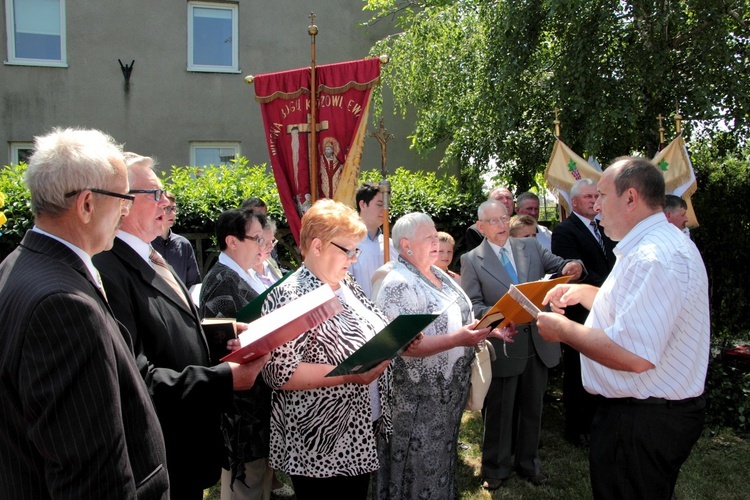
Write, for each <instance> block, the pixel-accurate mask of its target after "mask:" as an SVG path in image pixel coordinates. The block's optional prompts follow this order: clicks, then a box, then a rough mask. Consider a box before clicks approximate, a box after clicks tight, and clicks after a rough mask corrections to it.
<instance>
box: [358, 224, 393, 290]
mask: <svg viewBox="0 0 750 500" xmlns="http://www.w3.org/2000/svg"><path fill="white" fill-rule="evenodd" d="M383 239H384V238H383V232H382V230H381V229H378V232H377V233H376V234H375V237H374V238H370V235H369V233H368V234H367V236H365V239H364V240H362V242H361V243H360V244H359V249H360V250H362V253H360V254H359V257H357V261H356V262H353V263H352V265H351V266H349V272H350V273H351V274H352V276H354V279H355V280H357V283H359V286H361V287H362V290H363V291H364V292H365V295H367V298H368V299H372V275H373V274H375V271H376V270H377V269H378V268H379V267H380V266H382V265H383V264H384V259H385V251H384V250H383ZM388 245H389V247H390V254H389V260H392V261H394V260H396V250H395V249H394V248H393V242H391V239H390V238H389V239H388Z"/></svg>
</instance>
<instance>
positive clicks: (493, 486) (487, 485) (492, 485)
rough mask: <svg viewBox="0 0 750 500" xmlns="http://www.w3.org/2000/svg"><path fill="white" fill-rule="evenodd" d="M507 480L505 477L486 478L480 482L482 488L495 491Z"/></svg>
mask: <svg viewBox="0 0 750 500" xmlns="http://www.w3.org/2000/svg"><path fill="white" fill-rule="evenodd" d="M505 481H507V478H506V479H492V478H487V479H485V480H484V483H482V488H484V489H485V490H487V491H495V490H497V489H499V488H500V486H502V485H503V483H505Z"/></svg>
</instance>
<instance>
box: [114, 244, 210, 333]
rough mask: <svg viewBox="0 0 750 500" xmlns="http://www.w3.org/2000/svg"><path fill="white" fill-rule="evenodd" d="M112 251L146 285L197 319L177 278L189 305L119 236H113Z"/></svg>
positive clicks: (188, 295)
mask: <svg viewBox="0 0 750 500" xmlns="http://www.w3.org/2000/svg"><path fill="white" fill-rule="evenodd" d="M112 252H113V253H114V254H115V255H117V256H118V257H119V258H120V259H121V260H123V261H124V262H125V263H126V264H127V265H129V266H130V267H131V268H132V269H133V270H134V271H135V272H136V274H137V275H138V276H139V277H140V278H141V280H142V281H143V282H144V283H145V284H146V285H147V286H150V287H151V288H155V289H156V290H158V291H159V293H161V294H162V295H163V296H164V297H165V298H166V299H168V300H169V301H171V302H173V303H174V304H175V305H176V306H177V307H179V308H180V309H182V310H183V311H185V312H186V313H188V314H191V315H192V316H194V317H195V318H196V320H197V318H198V312H197V311H196V310H195V308H194V307H192V302H191V299H190V294H189V293H188V292H187V289H186V288H185V286H184V285H183V284H182V282H181V281H180V279H179V278H175V279H176V280H177V283H178V284H179V285H180V288H181V289H182V291H183V293H184V294H185V297H186V299H187V300H188V303H189V304H191V306H190V307H189V306H188V305H187V304H185V301H184V300H182V299H181V298H180V297H178V296H177V292H175V291H174V290H173V289H172V287H171V286H169V284H168V283H167V282H166V281H164V278H162V277H161V276H159V275H158V274H157V273H156V271H154V269H153V268H152V267H151V266H150V265H149V264H148V263H147V262H146V261H145V260H143V258H142V257H141V256H140V255H138V253H137V252H136V251H135V250H133V249H132V248H131V247H130V245H128V244H127V243H125V242H124V241H122V240H121V239H119V238H115V244H114V246H113V247H112Z"/></svg>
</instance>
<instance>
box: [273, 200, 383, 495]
mask: <svg viewBox="0 0 750 500" xmlns="http://www.w3.org/2000/svg"><path fill="white" fill-rule="evenodd" d="M365 233H366V228H365V225H364V223H363V222H362V221H361V219H360V218H359V216H358V215H357V213H356V212H355V211H354V210H352V209H351V208H349V207H346V206H345V205H342V204H341V203H337V202H334V201H332V200H320V201H318V202H317V203H316V204H315V205H313V206H312V207H311V208H310V210H308V211H307V213H306V214H305V215H304V216H303V217H302V230H301V233H300V248H301V249H302V254H303V255H304V263H303V265H302V266H301V267H300V268H299V269H298V270H297V271H296V272H295V273H294V274H293V275H292V276H290V277H289V278H288V279H287V280H286V281H285V282H284V283H282V284H281V285H279V286H277V287H276V288H275V289H273V290H272V291H271V292H270V293H269V294H268V297H267V298H266V301H265V303H264V304H263V312H264V313H268V312H270V311H273V310H274V309H276V308H278V307H281V306H282V305H284V304H286V303H288V302H289V301H291V300H293V299H295V298H297V297H299V296H302V295H304V294H305V293H307V292H310V291H312V290H314V289H316V288H318V287H319V286H321V285H323V284H328V285H330V286H331V288H332V289H333V290H334V292H335V293H336V294H337V295H338V297H339V300H341V302H342V304H343V306H344V310H343V312H341V313H339V314H337V315H335V316H333V317H332V318H330V319H329V320H327V321H325V322H324V323H322V324H321V325H319V326H318V327H316V328H314V329H312V330H309V331H307V332H305V333H303V334H302V335H301V336H300V337H298V338H297V339H295V340H293V341H291V342H288V343H287V344H284V345H282V346H281V347H279V348H277V349H275V350H274V351H273V352H272V353H271V358H270V360H269V361H268V363H267V364H266V366H265V367H264V369H263V378H264V379H265V380H266V382H267V383H268V384H269V385H270V386H271V387H272V388H273V389H274V391H273V400H272V404H271V454H270V465H271V467H273V468H275V469H281V470H284V471H285V472H286V473H287V474H289V475H290V476H291V478H292V482H293V483H294V490H295V493H296V495H297V498H298V499H300V500H304V499H306V498H321V497H322V498H327V499H329V498H353V499H356V498H360V499H363V500H364V499H366V498H367V489H368V483H369V478H370V473H371V472H373V471H375V470H377V469H378V467H379V463H378V457H377V451H376V434H378V433H379V434H381V435H383V436H385V435H387V434H389V433H390V430H391V423H390V406H389V396H390V372H389V371H388V369H387V366H388V364H389V362H387V361H386V362H383V363H381V364H380V365H378V366H377V367H376V368H373V369H372V370H370V371H369V372H366V373H364V374H361V375H348V376H342V377H331V378H326V377H325V375H326V374H327V373H328V372H329V371H331V370H332V369H333V368H334V367H335V366H336V365H338V364H339V363H341V362H342V361H343V360H344V359H346V358H347V357H348V356H349V355H350V354H352V353H353V352H354V351H356V350H357V349H358V348H359V347H360V346H361V345H362V344H364V343H365V342H366V341H367V340H369V339H370V338H371V337H372V336H374V335H375V334H376V333H377V332H378V331H380V330H381V329H382V328H383V327H384V326H385V325H386V324H387V323H388V320H387V319H386V318H385V316H383V314H382V313H381V312H380V311H379V310H378V309H377V308H376V307H375V305H374V304H373V303H372V302H370V301H369V300H368V299H367V297H366V296H365V294H364V293H363V292H362V289H361V288H360V287H359V285H358V284H357V283H356V281H354V279H353V278H352V277H351V275H349V274H348V273H347V270H348V268H349V265H350V264H351V263H352V262H354V261H355V260H356V258H357V254H358V249H357V245H358V244H359V243H360V242H361V241H362V239H363V238H364V236H365Z"/></svg>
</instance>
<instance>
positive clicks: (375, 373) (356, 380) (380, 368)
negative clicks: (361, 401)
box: [344, 359, 391, 385]
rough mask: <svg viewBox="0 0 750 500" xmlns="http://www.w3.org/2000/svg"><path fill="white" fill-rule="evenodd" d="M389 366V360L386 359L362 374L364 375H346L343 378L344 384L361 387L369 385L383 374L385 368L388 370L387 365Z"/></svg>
mask: <svg viewBox="0 0 750 500" xmlns="http://www.w3.org/2000/svg"><path fill="white" fill-rule="evenodd" d="M390 364H391V360H390V359H387V360H385V361H383V362H382V363H380V364H379V365H377V366H376V367H375V368H371V369H370V370H368V371H366V372H364V373H357V374H352V375H346V376H345V377H344V382H345V383H347V384H362V385H370V384H371V383H372V381H373V380H376V379H377V378H378V377H379V376H381V375H382V374H383V372H384V371H385V369H386V368H388V365H390Z"/></svg>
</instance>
